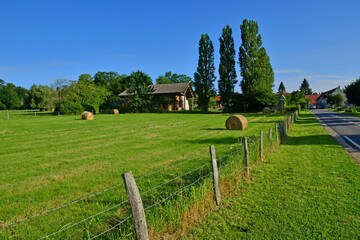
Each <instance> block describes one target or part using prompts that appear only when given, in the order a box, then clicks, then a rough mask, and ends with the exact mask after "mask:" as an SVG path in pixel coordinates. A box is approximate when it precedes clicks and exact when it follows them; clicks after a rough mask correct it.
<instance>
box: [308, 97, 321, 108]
mask: <svg viewBox="0 0 360 240" xmlns="http://www.w3.org/2000/svg"><path fill="white" fill-rule="evenodd" d="M319 97H320V94H311V95H305V98H306V99H309V100H310V102H309V105H308V107H309V108H317V104H316V100H317V99H318V98H319Z"/></svg>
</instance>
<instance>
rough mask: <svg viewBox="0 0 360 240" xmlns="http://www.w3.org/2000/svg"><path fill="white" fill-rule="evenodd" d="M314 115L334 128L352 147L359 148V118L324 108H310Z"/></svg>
mask: <svg viewBox="0 0 360 240" xmlns="http://www.w3.org/2000/svg"><path fill="white" fill-rule="evenodd" d="M312 112H313V113H314V115H315V116H316V117H317V118H318V120H319V119H320V120H321V121H322V122H324V123H325V124H326V125H327V126H328V127H329V128H331V129H332V130H334V131H335V132H336V133H337V134H338V135H339V136H341V137H342V138H344V140H345V141H346V142H347V143H348V144H350V145H351V146H352V147H353V148H355V149H358V150H360V118H359V117H354V116H350V115H346V114H342V113H337V112H332V111H328V110H325V109H314V110H312Z"/></svg>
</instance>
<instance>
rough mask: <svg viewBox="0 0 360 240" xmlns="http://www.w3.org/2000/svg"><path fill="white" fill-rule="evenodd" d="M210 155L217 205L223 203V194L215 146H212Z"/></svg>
mask: <svg viewBox="0 0 360 240" xmlns="http://www.w3.org/2000/svg"><path fill="white" fill-rule="evenodd" d="M210 156H211V165H212V169H213V183H214V194H215V200H216V205H218V206H219V205H220V204H221V194H220V188H219V172H218V167H217V161H216V153H215V147H214V146H210Z"/></svg>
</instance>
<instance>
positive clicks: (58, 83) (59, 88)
mask: <svg viewBox="0 0 360 240" xmlns="http://www.w3.org/2000/svg"><path fill="white" fill-rule="evenodd" d="M90 77H91V76H90ZM79 79H80V78H79ZM68 83H69V80H68V79H66V78H58V79H56V80H55V82H54V83H53V84H52V88H53V89H54V90H55V91H56V95H58V96H59V101H62V100H63V99H62V98H63V96H62V95H63V94H62V93H63V90H64V88H65V87H66V86H67V84H68Z"/></svg>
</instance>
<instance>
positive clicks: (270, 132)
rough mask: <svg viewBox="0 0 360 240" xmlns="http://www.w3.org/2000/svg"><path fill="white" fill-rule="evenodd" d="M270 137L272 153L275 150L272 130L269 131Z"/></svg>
mask: <svg viewBox="0 0 360 240" xmlns="http://www.w3.org/2000/svg"><path fill="white" fill-rule="evenodd" d="M269 137H270V151H271V152H272V151H273V150H274V147H273V141H272V128H270V129H269Z"/></svg>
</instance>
